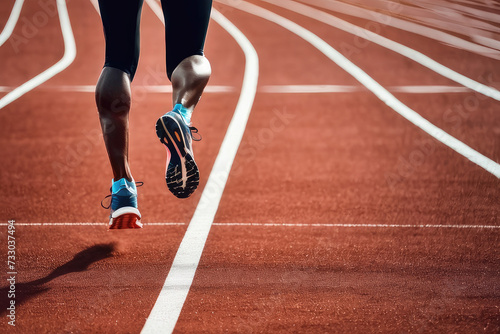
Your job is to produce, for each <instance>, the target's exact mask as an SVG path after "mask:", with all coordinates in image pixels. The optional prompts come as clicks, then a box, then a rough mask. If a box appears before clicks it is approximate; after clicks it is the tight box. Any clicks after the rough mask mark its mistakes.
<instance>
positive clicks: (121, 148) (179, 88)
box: [95, 55, 211, 181]
mask: <svg viewBox="0 0 500 334" xmlns="http://www.w3.org/2000/svg"><path fill="white" fill-rule="evenodd" d="M210 74H211V68H210V63H209V61H208V59H207V58H205V57H203V56H198V55H195V56H190V57H187V58H185V59H184V60H183V61H182V62H181V63H180V64H179V65H177V67H176V68H175V70H174V71H173V73H172V78H171V79H172V88H173V95H172V100H173V103H174V105H175V104H177V103H181V104H182V105H183V106H184V107H185V108H188V109H191V108H194V107H195V106H196V104H197V103H198V101H199V100H200V98H201V94H202V93H203V89H205V86H206V85H207V83H208V79H209V78H210ZM95 99H96V104H97V110H98V111H99V120H100V122H101V129H102V134H103V137H104V143H105V145H106V150H107V152H108V157H109V161H110V163H111V169H112V170H113V178H114V180H115V181H117V180H119V179H121V178H125V179H127V180H128V181H132V174H131V172H130V166H129V162H128V129H129V120H128V119H129V117H128V116H129V112H130V105H131V92H130V78H129V75H128V74H127V73H125V72H123V71H121V70H119V69H116V68H113V67H105V68H104V69H103V70H102V73H101V76H100V77H99V80H98V81H97V86H96V92H95Z"/></svg>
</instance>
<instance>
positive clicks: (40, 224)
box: [0, 222, 186, 227]
mask: <svg viewBox="0 0 500 334" xmlns="http://www.w3.org/2000/svg"><path fill="white" fill-rule="evenodd" d="M6 225H8V224H7V223H0V226H6ZM15 225H19V226H104V227H108V223H107V222H104V223H103V222H100V223H91V222H80V223H15ZM143 225H149V226H182V225H186V223H143Z"/></svg>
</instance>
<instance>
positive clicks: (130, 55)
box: [99, 0, 212, 80]
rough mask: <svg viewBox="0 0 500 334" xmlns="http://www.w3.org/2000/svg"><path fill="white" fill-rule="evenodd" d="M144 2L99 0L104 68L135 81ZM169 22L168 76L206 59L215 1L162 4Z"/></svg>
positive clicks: (166, 0) (166, 1) (170, 0)
mask: <svg viewBox="0 0 500 334" xmlns="http://www.w3.org/2000/svg"><path fill="white" fill-rule="evenodd" d="M142 4H143V0H99V9H100V11H101V19H102V25H103V27H104V36H105V39H106V60H105V63H104V66H109V67H114V68H118V69H120V70H122V71H124V72H126V73H128V74H129V75H130V80H132V79H133V78H134V75H135V71H136V70H137V64H138V62H139V40H140V38H139V25H140V20H141V10H142ZM161 4H162V8H163V17H164V18H165V45H166V50H167V55H166V63H167V75H168V78H169V79H171V76H172V72H173V71H174V69H175V68H176V67H177V65H179V63H180V62H181V61H182V60H183V59H185V58H187V57H189V56H193V55H200V56H202V55H203V46H204V44H205V36H206V34H207V28H208V22H209V20H210V11H211V9H212V0H161Z"/></svg>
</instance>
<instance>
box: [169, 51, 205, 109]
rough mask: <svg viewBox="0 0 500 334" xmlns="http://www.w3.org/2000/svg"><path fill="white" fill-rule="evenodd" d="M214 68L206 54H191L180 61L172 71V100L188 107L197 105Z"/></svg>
mask: <svg viewBox="0 0 500 334" xmlns="http://www.w3.org/2000/svg"><path fill="white" fill-rule="evenodd" d="M211 73H212V69H211V68H210V63H209V61H208V59H207V58H205V57H204V56H197V55H195V56H190V57H187V58H185V59H184V60H183V61H181V62H180V64H179V65H177V67H176V68H175V70H174V71H173V72H172V78H171V79H172V90H173V94H172V102H173V104H174V105H175V104H177V103H180V104H182V105H183V106H184V107H185V108H187V109H192V108H194V107H195V106H196V104H197V103H198V101H199V100H200V98H201V94H202V93H203V89H205V86H206V85H207V83H208V79H210V74H211Z"/></svg>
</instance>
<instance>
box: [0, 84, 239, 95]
mask: <svg viewBox="0 0 500 334" xmlns="http://www.w3.org/2000/svg"><path fill="white" fill-rule="evenodd" d="M132 85H133V84H132ZM133 87H134V90H145V91H147V92H148V93H172V85H150V86H135V85H134V86H133ZM9 88H10V87H6V86H0V92H2V91H3V92H5V91H9ZM44 89H47V90H58V91H62V92H78V93H95V85H68V86H45V87H44ZM235 91H236V89H235V88H234V87H231V86H219V85H213V86H211V85H209V86H207V87H206V88H205V90H204V92H206V93H231V92H235Z"/></svg>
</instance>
